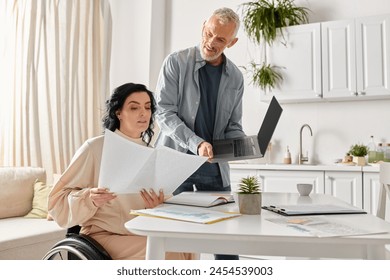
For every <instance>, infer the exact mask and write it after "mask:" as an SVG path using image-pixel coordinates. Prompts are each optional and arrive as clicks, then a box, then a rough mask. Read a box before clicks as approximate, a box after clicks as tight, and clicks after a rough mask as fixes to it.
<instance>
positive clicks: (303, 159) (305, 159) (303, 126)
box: [298, 124, 313, 164]
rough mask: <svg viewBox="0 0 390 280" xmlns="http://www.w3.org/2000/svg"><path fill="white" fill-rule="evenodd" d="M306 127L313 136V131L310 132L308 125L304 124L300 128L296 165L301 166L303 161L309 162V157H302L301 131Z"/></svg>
mask: <svg viewBox="0 0 390 280" xmlns="http://www.w3.org/2000/svg"><path fill="white" fill-rule="evenodd" d="M305 127H307V128H308V129H309V130H310V134H311V136H313V131H312V130H311V127H310V125H308V124H304V125H302V126H301V130H300V131H299V156H298V164H303V163H304V162H305V161H309V157H308V156H306V157H304V156H303V154H302V131H303V129H304V128H305Z"/></svg>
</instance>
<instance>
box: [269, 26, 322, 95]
mask: <svg viewBox="0 0 390 280" xmlns="http://www.w3.org/2000/svg"><path fill="white" fill-rule="evenodd" d="M283 34H284V36H283V37H280V38H279V39H278V40H279V41H276V42H274V43H273V45H272V46H271V47H270V46H268V45H267V49H266V55H267V62H268V63H270V64H271V65H276V66H278V67H280V68H279V69H278V71H279V72H280V73H281V74H282V76H283V81H282V84H281V86H280V87H277V88H274V89H272V91H269V92H262V93H261V94H262V99H263V100H269V99H270V98H271V97H272V95H275V96H276V97H277V98H278V100H279V101H280V102H286V101H287V102H288V101H295V100H318V99H321V25H320V24H319V23H313V24H305V25H299V26H291V27H287V28H284V29H283Z"/></svg>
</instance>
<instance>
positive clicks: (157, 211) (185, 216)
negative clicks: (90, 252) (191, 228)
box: [130, 205, 241, 224]
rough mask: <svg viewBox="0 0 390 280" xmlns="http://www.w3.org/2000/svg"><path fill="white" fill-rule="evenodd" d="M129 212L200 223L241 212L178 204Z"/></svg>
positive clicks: (214, 221) (210, 222)
mask: <svg viewBox="0 0 390 280" xmlns="http://www.w3.org/2000/svg"><path fill="white" fill-rule="evenodd" d="M130 214H133V215H138V216H148V217H156V218H165V219H171V220H178V221H185V222H192V223H200V224H212V223H216V222H219V221H222V220H226V219H230V218H233V217H238V216H241V214H239V213H225V212H219V211H212V210H206V209H200V208H196V207H189V206H180V205H169V206H162V207H155V208H152V209H141V210H131V212H130Z"/></svg>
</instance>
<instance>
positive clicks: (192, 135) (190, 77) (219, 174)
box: [156, 8, 245, 259]
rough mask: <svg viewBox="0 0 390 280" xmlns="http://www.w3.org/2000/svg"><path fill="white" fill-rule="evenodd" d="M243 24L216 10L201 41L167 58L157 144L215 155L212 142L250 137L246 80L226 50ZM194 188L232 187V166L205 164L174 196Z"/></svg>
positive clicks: (160, 84) (228, 12)
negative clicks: (246, 119)
mask: <svg viewBox="0 0 390 280" xmlns="http://www.w3.org/2000/svg"><path fill="white" fill-rule="evenodd" d="M239 27H240V19H239V17H238V15H237V14H236V13H235V12H234V11H233V10H231V9H229V8H220V9H217V10H216V11H214V13H213V14H212V15H211V17H210V18H209V19H208V20H207V21H205V22H204V24H203V27H202V41H201V43H200V45H198V46H195V47H191V48H188V49H185V50H180V51H177V52H174V53H172V54H170V55H169V56H168V57H167V58H166V59H165V60H164V63H163V65H162V68H161V71H160V75H159V79H158V83H157V89H156V100H157V105H158V106H157V115H156V117H157V120H158V122H159V126H160V130H161V131H160V134H159V136H158V138H157V140H156V145H165V146H168V147H171V148H173V149H176V150H178V151H182V152H184V153H189V154H198V155H200V156H207V157H209V158H210V159H211V158H213V147H212V143H213V140H215V139H227V138H234V137H240V136H244V135H245V134H244V132H243V130H242V125H241V119H242V95H243V91H244V78H243V75H242V73H241V71H240V70H239V69H238V67H237V66H236V65H234V64H233V62H231V61H230V60H229V59H228V58H227V57H226V56H225V55H224V53H223V51H224V50H225V49H226V48H230V47H232V46H233V45H234V44H235V43H236V42H237V40H238V38H237V37H236V35H237V32H238V29H239ZM194 189H195V190H198V191H230V190H231V188H230V173H229V165H228V164H227V163H210V162H206V163H205V164H203V165H202V166H201V167H200V168H199V169H198V170H197V171H195V172H194V174H192V175H191V176H190V177H189V178H188V179H187V180H186V181H185V182H184V183H183V184H182V185H180V186H179V187H178V188H177V189H176V190H175V192H174V194H178V193H180V192H183V191H193V190H194ZM215 258H216V259H238V256H230V255H216V256H215Z"/></svg>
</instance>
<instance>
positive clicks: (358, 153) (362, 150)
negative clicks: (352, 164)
mask: <svg viewBox="0 0 390 280" xmlns="http://www.w3.org/2000/svg"><path fill="white" fill-rule="evenodd" d="M348 153H349V154H351V155H352V156H354V157H365V156H366V155H367V154H368V147H367V146H366V145H363V144H355V145H352V146H351V148H350V149H349V152H348Z"/></svg>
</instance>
